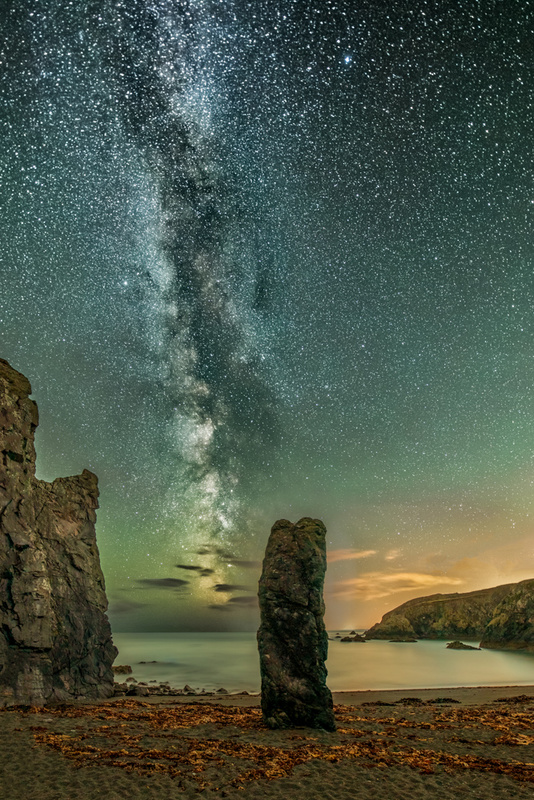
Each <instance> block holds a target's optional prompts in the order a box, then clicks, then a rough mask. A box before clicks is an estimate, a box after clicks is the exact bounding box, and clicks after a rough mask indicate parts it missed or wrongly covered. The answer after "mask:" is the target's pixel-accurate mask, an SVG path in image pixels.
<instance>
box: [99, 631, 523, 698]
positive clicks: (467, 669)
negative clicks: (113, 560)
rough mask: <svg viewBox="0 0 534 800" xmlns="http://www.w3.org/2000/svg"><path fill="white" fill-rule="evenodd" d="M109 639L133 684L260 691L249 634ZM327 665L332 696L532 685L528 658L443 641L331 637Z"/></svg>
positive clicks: (252, 636)
mask: <svg viewBox="0 0 534 800" xmlns="http://www.w3.org/2000/svg"><path fill="white" fill-rule="evenodd" d="M330 635H331V636H333V635H334V634H333V633H332V634H330ZM113 640H114V642H115V644H116V646H117V647H118V649H119V655H118V656H117V659H116V661H115V663H116V664H130V665H131V667H132V669H133V677H134V678H136V679H137V680H138V681H147V682H148V681H157V682H162V681H169V683H170V684H171V686H173V687H176V688H183V686H184V685H185V684H189V685H190V686H192V687H193V688H198V689H202V688H204V689H206V690H207V691H210V690H214V689H219V688H220V687H223V688H225V689H227V690H228V691H229V692H233V691H242V690H244V689H246V690H247V691H249V692H257V691H259V689H260V674H259V660H258V650H257V646H256V636H255V634H254V633H115V634H114V635H113ZM466 643H468V644H473V645H478V642H466ZM141 661H145V662H151V661H155V662H156V663H145V664H141V663H140V662H141ZM327 667H328V681H327V683H328V686H329V687H330V689H331V690H332V691H343V690H350V689H353V690H354V689H360V690H364V689H423V688H429V689H433V688H436V689H437V688H445V687H453V686H507V685H514V686H521V685H523V686H524V685H528V684H534V653H513V652H503V651H497V650H480V651H472V650H447V648H446V642H444V641H439V642H436V641H419V642H417V643H413V644H411V643H407V642H406V643H404V642H399V643H391V642H385V641H376V640H372V641H369V642H366V643H365V644H357V643H351V642H339V641H336V640H334V641H330V642H329V650H328V661H327ZM120 679H122V677H121V678H120Z"/></svg>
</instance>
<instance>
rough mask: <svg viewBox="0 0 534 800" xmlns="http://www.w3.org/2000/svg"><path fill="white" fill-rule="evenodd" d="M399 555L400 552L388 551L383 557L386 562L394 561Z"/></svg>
mask: <svg viewBox="0 0 534 800" xmlns="http://www.w3.org/2000/svg"><path fill="white" fill-rule="evenodd" d="M400 554H401V551H400V550H388V551H387V553H386V555H385V556H384V558H385V560H386V561H395V560H396V559H397V558H398V557H399V556H400Z"/></svg>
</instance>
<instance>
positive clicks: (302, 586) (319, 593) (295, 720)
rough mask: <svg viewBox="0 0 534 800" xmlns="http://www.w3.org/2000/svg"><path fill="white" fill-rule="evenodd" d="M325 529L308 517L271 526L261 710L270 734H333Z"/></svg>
mask: <svg viewBox="0 0 534 800" xmlns="http://www.w3.org/2000/svg"><path fill="white" fill-rule="evenodd" d="M325 534H326V528H325V526H324V525H323V523H322V522H321V521H320V520H317V519H310V518H308V517H305V518H304V519H301V520H299V522H297V523H296V524H295V525H293V524H292V523H291V522H288V520H285V519H282V520H279V521H278V522H276V523H275V524H274V525H273V528H272V530H271V535H270V537H269V542H268V544H267V549H266V551H265V560H264V562H263V572H262V575H261V578H260V584H259V601H260V612H261V625H260V629H259V631H258V648H259V653H260V671H261V707H262V712H263V718H264V721H265V723H266V724H267V725H268V726H269V727H270V728H287V727H291V726H299V725H304V726H308V727H313V728H323V729H325V730H328V731H333V730H335V721H334V713H333V703H332V695H331V693H330V690H329V689H328V687H327V686H326V675H327V671H326V666H325V661H326V657H327V651H328V636H327V633H326V630H325V626H324V621H323V616H324V601H323V583H324V576H325V571H326V544H325Z"/></svg>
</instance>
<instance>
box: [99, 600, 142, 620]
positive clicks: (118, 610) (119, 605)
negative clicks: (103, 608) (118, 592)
mask: <svg viewBox="0 0 534 800" xmlns="http://www.w3.org/2000/svg"><path fill="white" fill-rule="evenodd" d="M145 606H146V603H136V602H135V601H134V600H117V601H115V602H112V603H111V605H110V606H109V609H108V614H111V615H112V616H113V615H115V614H129V613H130V612H131V611H138V609H140V608H145Z"/></svg>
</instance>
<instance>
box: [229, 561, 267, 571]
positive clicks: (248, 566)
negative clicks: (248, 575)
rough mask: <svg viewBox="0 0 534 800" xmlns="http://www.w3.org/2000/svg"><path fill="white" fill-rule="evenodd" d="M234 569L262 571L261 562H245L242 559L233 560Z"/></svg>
mask: <svg viewBox="0 0 534 800" xmlns="http://www.w3.org/2000/svg"><path fill="white" fill-rule="evenodd" d="M231 562H232V566H233V567H241V569H261V561H244V560H242V559H240V558H232V559H231Z"/></svg>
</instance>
